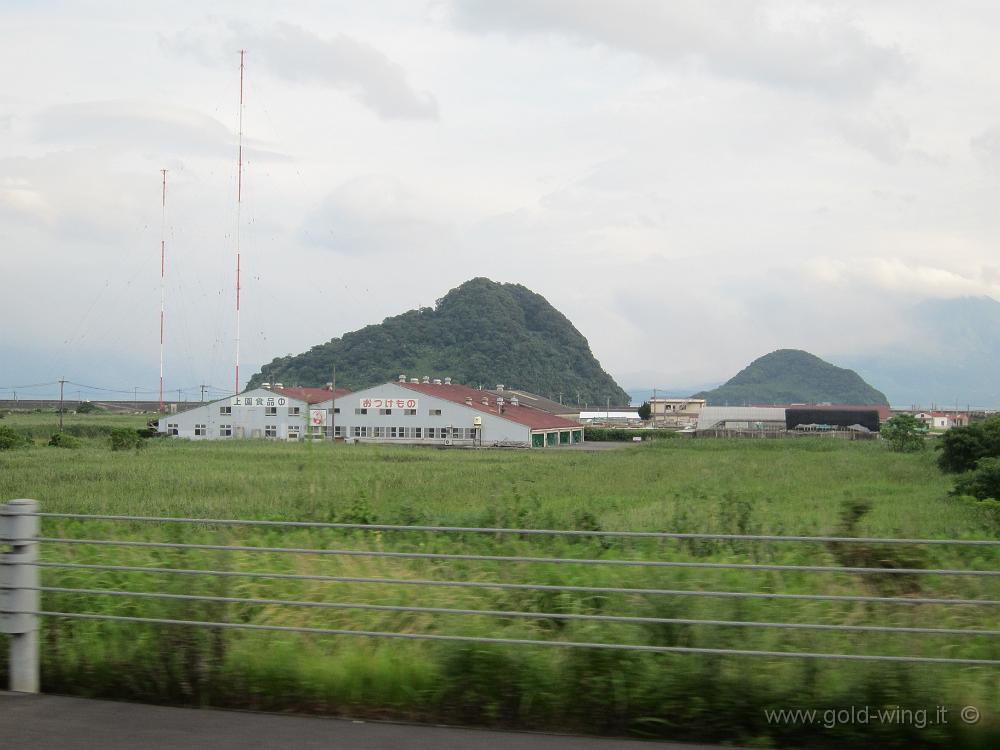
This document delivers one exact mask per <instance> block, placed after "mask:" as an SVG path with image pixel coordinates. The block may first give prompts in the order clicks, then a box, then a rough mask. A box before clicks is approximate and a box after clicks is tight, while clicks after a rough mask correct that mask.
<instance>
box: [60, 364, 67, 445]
mask: <svg viewBox="0 0 1000 750" xmlns="http://www.w3.org/2000/svg"><path fill="white" fill-rule="evenodd" d="M65 383H66V378H65V377H62V378H60V379H59V432H62V431H63V385H65Z"/></svg>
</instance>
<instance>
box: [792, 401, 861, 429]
mask: <svg viewBox="0 0 1000 750" xmlns="http://www.w3.org/2000/svg"><path fill="white" fill-rule="evenodd" d="M809 425H812V426H813V428H812V429H816V430H819V429H832V430H846V429H849V428H852V427H855V426H859V425H860V426H862V427H864V428H865V429H866V430H867V431H869V432H878V431H879V412H878V409H876V408H875V407H870V408H865V407H857V408H853V409H852V408H829V407H827V408H823V407H818V408H817V407H812V406H804V407H789V408H788V409H786V410H785V429H787V430H795V429H798V428H799V427H800V426H801V427H803V429H809V427H808V426H809Z"/></svg>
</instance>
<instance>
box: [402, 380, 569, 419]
mask: <svg viewBox="0 0 1000 750" xmlns="http://www.w3.org/2000/svg"><path fill="white" fill-rule="evenodd" d="M396 385H399V386H400V387H401V388H409V389H410V390H411V391H417V392H418V393H423V394H425V395H427V396H435V397H437V398H443V399H445V400H446V401H453V402H454V403H456V404H462V405H463V406H467V407H468V408H470V409H475V410H476V411H481V412H483V413H484V414H492V415H494V416H498V417H502V418H503V419H508V420H510V421H511V422H517V423H518V424H521V425H524V426H525V427H528V428H530V429H532V430H548V429H553V430H556V429H563V430H565V429H568V428H575V429H581V426H580V423H579V422H573V421H571V420H569V419H563V418H562V417H557V416H555V415H554V414H549V413H548V412H545V411H542V410H541V409H535V408H534V407H531V406H524V405H523V404H522V405H519V406H511V405H510V399H506V398H505V399H504V405H503V411H500V410H499V409H498V407H497V397H496V396H494V395H492V394H491V393H490V392H489V391H480V390H477V389H476V388H469V387H468V386H465V385H444V384H441V385H437V384H434V383H397V384H396ZM484 398H486V399H487V400H488V401H489V404H484V403H483V402H482V400H483V399H484ZM466 399H472V403H471V404H469V403H466Z"/></svg>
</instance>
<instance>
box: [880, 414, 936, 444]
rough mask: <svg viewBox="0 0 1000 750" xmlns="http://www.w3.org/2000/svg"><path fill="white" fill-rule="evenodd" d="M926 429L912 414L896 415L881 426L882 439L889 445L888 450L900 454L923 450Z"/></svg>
mask: <svg viewBox="0 0 1000 750" xmlns="http://www.w3.org/2000/svg"><path fill="white" fill-rule="evenodd" d="M926 430H927V428H926V427H925V425H924V423H923V422H921V421H920V420H919V419H917V418H916V417H915V416H913V415H912V414H897V415H896V416H895V417H893V418H892V419H890V420H889V421H888V422H886V423H885V424H884V425H882V439H883V440H885V441H887V442H888V443H889V448H890V450H894V451H899V452H902V453H910V452H913V451H919V450H923V448H924V436H923V433H924V432H926Z"/></svg>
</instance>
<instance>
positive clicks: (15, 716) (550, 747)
mask: <svg viewBox="0 0 1000 750" xmlns="http://www.w3.org/2000/svg"><path fill="white" fill-rule="evenodd" d="M0 747H4V748H11V749H12V750H13V749H14V748H17V750H53V749H54V748H58V750H93V749H94V748H100V749H101V750H174V749H175V748H176V749H177V750H181V749H182V748H183V750H193V749H197V748H210V749H211V750H230V749H231V750H255V749H257V748H261V749H264V748H282V750H284V749H285V748H294V749H295V750H314V748H315V749H316V750H318V749H319V748H323V749H324V750H327V749H329V748H336V749H337V750H396V749H397V748H398V749H402V748H405V749H406V750H487V749H489V750H493V749H494V748H504V750H618V749H619V748H620V749H621V750H653V748H664V749H665V750H666V749H668V748H669V749H670V750H712V748H710V747H709V746H707V745H683V744H670V743H658V742H642V741H639V740H616V739H603V738H595V737H576V736H569V735H555V734H533V733H527V732H490V731H484V730H474V729H456V728H451V727H435V726H423V725H412V724H390V723H382V722H358V721H350V720H345V719H329V718H321V717H312V716H289V715H278V714H266V713H250V712H244V711H215V710H206V709H191V708H169V707H165V706H147V705H141V704H137V703H114V702H111V701H94V700H85V699H83V698H67V697H61V696H55V695H25V694H19V693H5V692H0ZM719 750H721V748H720V749H719ZM729 750H732V749H731V748H730V749H729Z"/></svg>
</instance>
